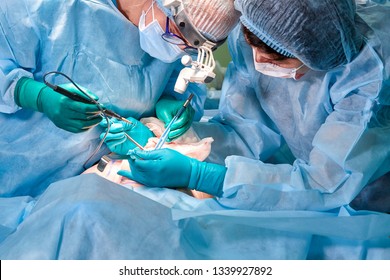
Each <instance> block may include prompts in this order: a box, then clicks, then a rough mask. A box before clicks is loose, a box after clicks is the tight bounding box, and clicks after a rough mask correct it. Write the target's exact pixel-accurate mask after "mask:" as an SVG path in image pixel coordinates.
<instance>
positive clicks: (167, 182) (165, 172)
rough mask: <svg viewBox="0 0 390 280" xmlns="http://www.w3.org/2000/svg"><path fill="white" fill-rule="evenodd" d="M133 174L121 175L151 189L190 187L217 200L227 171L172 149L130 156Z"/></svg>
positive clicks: (120, 173)
mask: <svg viewBox="0 0 390 280" xmlns="http://www.w3.org/2000/svg"><path fill="white" fill-rule="evenodd" d="M129 164H130V170H131V171H126V170H120V171H119V172H118V174H119V175H122V176H125V177H127V178H129V179H132V180H134V181H137V182H139V183H141V184H144V185H146V186H148V187H168V188H175V187H188V188H190V189H193V190H197V191H201V192H205V193H208V194H211V195H214V196H221V195H222V188H223V181H224V178H225V174H226V167H225V166H222V165H218V164H213V163H207V162H201V161H199V160H196V159H193V158H189V157H187V156H185V155H183V154H181V153H179V152H177V151H174V150H172V149H159V150H153V151H141V150H138V149H134V150H132V151H131V152H130V159H129Z"/></svg>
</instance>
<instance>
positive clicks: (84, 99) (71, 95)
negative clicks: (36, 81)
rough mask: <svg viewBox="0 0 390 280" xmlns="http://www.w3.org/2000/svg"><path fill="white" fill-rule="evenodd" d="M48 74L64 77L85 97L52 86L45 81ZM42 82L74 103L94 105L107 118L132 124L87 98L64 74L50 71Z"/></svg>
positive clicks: (89, 97)
mask: <svg viewBox="0 0 390 280" xmlns="http://www.w3.org/2000/svg"><path fill="white" fill-rule="evenodd" d="M49 74H60V75H62V76H64V77H66V78H67V79H68V80H69V81H71V82H72V84H73V85H74V86H75V87H76V88H77V89H78V90H79V91H80V92H82V93H83V94H84V95H85V97H83V96H81V95H78V94H76V93H74V92H71V91H69V90H66V89H64V88H62V87H61V86H58V85H54V84H51V83H49V82H48V81H46V79H45V78H46V76H47V75H49ZM43 81H44V83H45V84H46V85H47V86H48V87H50V88H52V89H53V90H54V91H55V92H58V93H59V94H62V95H64V96H66V97H68V98H70V99H72V100H74V101H79V102H83V103H87V104H96V105H98V107H99V109H100V110H101V113H102V114H104V115H106V116H108V117H112V118H116V119H118V120H120V121H124V122H126V123H129V124H132V122H131V121H129V120H127V119H126V118H124V117H122V116H121V115H119V114H118V113H115V112H114V111H112V110H109V109H106V108H104V106H103V105H102V104H100V103H98V102H97V101H96V100H94V99H93V98H92V97H91V96H89V95H88V94H87V93H86V92H84V91H83V90H82V89H81V88H80V87H79V86H77V84H75V83H73V81H72V80H71V79H70V78H69V77H68V76H66V75H65V74H64V73H62V72H57V71H52V72H48V73H46V74H45V75H44V76H43Z"/></svg>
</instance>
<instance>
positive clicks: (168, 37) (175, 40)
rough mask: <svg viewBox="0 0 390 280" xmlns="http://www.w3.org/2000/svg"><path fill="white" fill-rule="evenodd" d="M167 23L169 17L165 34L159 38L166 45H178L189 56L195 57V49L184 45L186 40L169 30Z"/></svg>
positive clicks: (196, 51) (196, 52) (196, 50)
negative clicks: (166, 43) (182, 47)
mask: <svg viewBox="0 0 390 280" xmlns="http://www.w3.org/2000/svg"><path fill="white" fill-rule="evenodd" d="M169 21H170V20H169V17H167V22H166V25H165V33H164V34H162V35H161V37H162V38H163V39H164V40H165V41H166V42H168V43H171V44H174V45H178V46H184V51H185V52H186V53H188V54H189V55H197V54H198V49H197V48H194V47H191V46H190V45H188V44H187V43H186V40H185V39H184V38H183V37H181V36H179V35H177V34H175V33H173V32H171V31H170V30H169Z"/></svg>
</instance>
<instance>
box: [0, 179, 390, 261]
mask: <svg viewBox="0 0 390 280" xmlns="http://www.w3.org/2000/svg"><path fill="white" fill-rule="evenodd" d="M0 205H1V208H2V209H1V210H2V211H1V213H0V223H1V226H0V241H1V244H0V259H3V260H4V259H103V260H106V259H117V260H118V259H129V260H130V259H202V260H207V259H283V260H285V259H390V215H388V214H384V213H377V212H368V211H354V210H353V209H351V208H349V207H348V206H346V207H341V208H340V209H334V210H333V211H330V212H313V211H264V212H256V211H242V210H226V209H222V208H221V209H218V208H217V206H216V205H218V203H217V202H216V201H215V200H214V199H206V200H198V199H195V198H193V197H190V196H188V195H187V194H185V193H182V192H179V191H176V190H172V189H150V188H145V187H141V188H134V189H129V188H125V187H123V186H120V185H118V184H115V183H112V182H110V181H107V180H106V179H104V178H101V177H100V176H98V175H96V174H84V175H80V176H76V177H72V178H69V179H66V180H62V181H58V182H56V183H53V184H52V185H51V186H50V187H49V188H48V189H47V191H46V192H45V193H44V194H43V195H42V196H41V197H39V198H38V199H37V200H35V199H32V198H29V197H19V198H2V201H1V204H0ZM3 207H4V208H3Z"/></svg>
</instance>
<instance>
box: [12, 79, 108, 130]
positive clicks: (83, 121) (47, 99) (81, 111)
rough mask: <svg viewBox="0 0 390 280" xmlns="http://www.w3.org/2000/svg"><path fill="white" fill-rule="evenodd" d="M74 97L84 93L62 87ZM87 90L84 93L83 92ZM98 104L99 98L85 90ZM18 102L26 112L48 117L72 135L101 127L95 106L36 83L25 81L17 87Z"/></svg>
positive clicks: (68, 86) (100, 118)
mask: <svg viewBox="0 0 390 280" xmlns="http://www.w3.org/2000/svg"><path fill="white" fill-rule="evenodd" d="M60 86H61V87H62V88H64V89H67V90H68V91H71V92H73V93H76V94H79V95H82V93H81V92H80V91H79V90H78V89H77V88H76V87H75V86H74V85H73V84H63V85H60ZM83 90H84V89H83ZM85 91H86V92H87V93H88V94H90V95H91V96H92V97H93V98H94V99H95V100H98V97H97V96H95V95H93V94H92V93H91V92H89V91H87V90H85ZM14 98H15V102H16V104H17V105H18V106H20V107H23V108H30V109H33V110H35V111H39V112H42V113H44V114H45V115H46V116H47V117H48V118H49V119H50V120H51V121H52V122H53V123H54V124H55V125H56V126H57V127H59V128H62V129H64V130H67V131H70V132H75V133H78V132H83V131H86V130H87V129H89V128H91V127H93V126H94V125H96V124H98V123H99V122H100V121H101V120H102V117H101V116H100V115H99V114H98V113H99V109H98V107H97V105H95V104H87V103H82V102H78V101H74V100H72V99H70V98H68V97H66V96H64V95H62V94H60V93H58V92H56V91H54V90H53V89H51V88H50V87H48V86H47V85H45V84H44V83H41V82H37V81H35V80H33V79H30V78H26V77H23V78H21V79H20V80H19V81H18V82H17V84H16V87H15V97H14Z"/></svg>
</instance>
